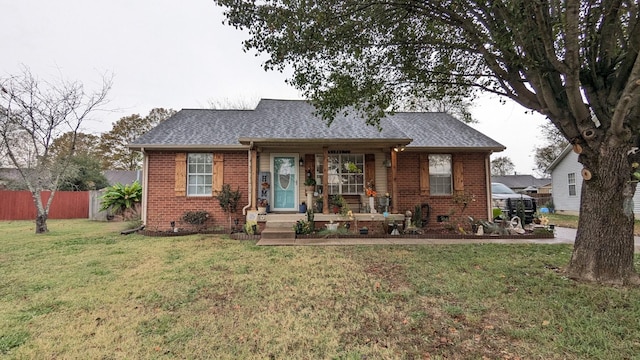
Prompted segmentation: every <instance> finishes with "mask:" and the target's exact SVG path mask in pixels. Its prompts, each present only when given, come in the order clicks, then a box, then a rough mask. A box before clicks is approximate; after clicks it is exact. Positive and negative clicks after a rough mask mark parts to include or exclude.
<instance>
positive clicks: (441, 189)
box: [129, 99, 504, 230]
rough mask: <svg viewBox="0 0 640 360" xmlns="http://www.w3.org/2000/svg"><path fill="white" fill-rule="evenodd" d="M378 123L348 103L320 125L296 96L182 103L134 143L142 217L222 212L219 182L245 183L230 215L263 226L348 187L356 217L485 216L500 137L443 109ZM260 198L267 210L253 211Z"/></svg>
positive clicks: (154, 219) (153, 220)
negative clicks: (241, 105) (239, 106)
mask: <svg viewBox="0 0 640 360" xmlns="http://www.w3.org/2000/svg"><path fill="white" fill-rule="evenodd" d="M380 126H381V129H378V128H376V127H374V126H368V125H365V122H364V120H363V119H361V118H359V117H357V116H355V115H354V114H339V115H338V116H337V118H336V119H335V120H334V121H333V123H332V124H331V125H330V126H327V125H326V123H325V122H323V121H322V120H321V119H320V118H318V117H316V116H315V115H314V109H313V107H312V106H311V105H310V104H309V103H307V102H306V101H303V100H265V99H263V100H261V101H260V103H259V104H258V105H257V107H256V108H255V109H254V110H209V109H195V110H194V109H184V110H181V111H179V112H178V113H177V114H175V115H174V116H172V117H171V118H169V119H168V120H166V121H164V122H162V123H160V124H159V125H158V126H157V127H155V128H154V129H152V130H151V131H149V132H148V133H146V134H144V135H143V136H141V137H140V138H138V139H136V140H135V141H134V142H133V143H131V144H129V147H130V148H131V149H134V150H139V151H141V152H142V153H143V154H144V168H143V174H144V175H143V189H144V195H143V206H142V220H143V222H144V223H145V224H146V226H147V228H148V229H157V230H168V229H169V228H170V223H171V222H172V221H176V222H177V221H179V219H180V218H181V217H182V215H183V214H184V213H185V212H186V211H195V210H205V211H207V212H209V213H210V214H211V221H212V222H213V224H218V225H222V224H225V223H226V222H227V220H226V219H227V215H226V214H224V213H223V212H222V210H221V208H220V205H219V203H218V201H217V199H216V198H215V193H216V191H217V190H220V189H221V188H222V185H223V184H230V185H231V187H232V189H234V190H235V189H239V190H240V191H241V193H242V199H241V205H240V206H239V208H240V209H239V210H238V213H237V214H235V215H234V217H235V218H239V219H241V222H244V219H245V217H246V218H248V219H251V220H253V219H256V220H258V221H259V222H260V223H261V226H264V222H268V221H270V219H275V218H277V216H278V215H279V214H291V213H298V212H299V209H300V204H301V203H302V202H305V204H307V205H308V206H314V205H315V203H316V201H319V202H322V203H323V204H329V201H330V198H331V196H332V195H334V194H342V195H343V196H344V197H345V198H348V199H349V200H348V202H349V205H350V208H351V210H352V211H353V213H354V214H353V217H355V218H357V219H360V220H361V221H383V220H385V217H386V218H387V219H388V218H398V219H403V218H404V213H405V212H406V211H407V210H411V211H413V210H414V209H415V207H416V205H419V206H421V205H422V206H427V207H428V210H429V218H428V222H429V224H436V223H437V221H438V220H443V219H446V218H447V217H449V221H466V219H467V217H468V216H473V217H475V218H478V219H487V218H490V210H491V203H490V199H491V195H490V188H491V187H490V186H488V185H489V184H490V159H489V157H490V155H491V153H493V152H497V151H502V150H504V146H503V145H501V144H499V143H497V142H496V141H494V140H492V139H490V138H488V137H487V136H485V135H483V134H482V133H480V132H478V131H476V130H475V129H473V128H471V127H469V126H468V125H466V124H464V123H462V122H461V121H459V120H457V119H455V118H454V117H452V116H450V115H448V114H446V113H425V112H422V113H419V112H412V113H410V112H406V113H396V114H394V115H392V116H387V117H385V118H383V119H382V120H381V122H380ZM325 169H327V171H325ZM306 178H313V179H315V180H316V182H317V185H316V187H315V189H314V190H313V191H306V190H305V186H304V181H305V179H306ZM369 186H374V187H375V191H376V194H377V198H376V199H375V200H374V201H373V203H374V207H373V209H375V211H374V210H373V209H372V208H371V206H370V205H369V204H370V200H369V199H368V198H367V197H366V195H365V192H366V188H367V187H369ZM387 194H388V195H387ZM261 199H264V200H266V201H267V202H268V203H269V208H270V212H269V214H268V215H260V216H257V214H258V212H257V204H258V201H259V200H261ZM387 199H388V206H386V205H387V204H386V200H387ZM334 219H336V220H338V219H340V215H338V214H332V210H331V209H330V207H329V206H323V208H322V211H321V212H320V211H318V209H317V208H316V216H315V220H316V221H330V220H334Z"/></svg>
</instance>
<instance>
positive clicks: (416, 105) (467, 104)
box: [400, 96, 478, 124]
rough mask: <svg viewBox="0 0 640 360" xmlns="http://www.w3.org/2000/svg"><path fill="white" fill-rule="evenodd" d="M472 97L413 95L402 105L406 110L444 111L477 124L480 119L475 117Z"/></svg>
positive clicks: (464, 120) (468, 122) (467, 122)
mask: <svg viewBox="0 0 640 360" xmlns="http://www.w3.org/2000/svg"><path fill="white" fill-rule="evenodd" d="M472 100H473V99H472V98H471V97H469V98H464V97H452V96H444V97H441V98H438V99H429V98H426V97H425V98H415V97H412V98H410V99H408V100H406V101H404V103H403V104H404V105H401V106H400V109H401V110H406V111H432V112H444V113H447V114H449V115H452V116H454V117H455V118H456V119H458V120H461V121H462V122H464V123H466V124H475V123H477V122H478V120H476V119H474V118H473V115H472V114H471V109H472V108H473V102H472Z"/></svg>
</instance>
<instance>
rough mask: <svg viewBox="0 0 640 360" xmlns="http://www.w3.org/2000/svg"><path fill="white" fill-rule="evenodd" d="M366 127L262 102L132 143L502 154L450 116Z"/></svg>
mask: <svg viewBox="0 0 640 360" xmlns="http://www.w3.org/2000/svg"><path fill="white" fill-rule="evenodd" d="M380 126H381V129H378V128H377V127H375V126H370V125H366V124H365V122H364V120H363V119H362V118H360V117H358V116H356V115H355V114H351V113H350V114H346V115H345V114H343V113H340V114H339V115H338V116H337V117H336V119H334V121H333V122H332V124H331V125H330V126H328V125H327V124H326V122H324V121H323V120H322V119H321V118H320V117H318V116H316V115H315V114H314V108H313V106H312V105H311V104H309V103H308V102H307V101H304V100H265V99H263V100H261V101H260V103H259V104H258V106H257V107H256V108H255V109H254V110H210V109H183V110H181V111H179V112H178V113H177V114H175V115H174V116H172V117H171V118H169V119H167V120H165V121H163V122H162V123H160V124H159V125H158V126H156V127H155V128H153V129H151V130H150V131H149V132H147V133H146V134H144V135H142V136H141V137H139V138H138V139H136V140H135V141H133V142H132V143H130V144H129V147H130V148H132V149H142V148H146V149H177V148H185V149H238V148H246V147H247V146H248V145H250V144H251V143H252V142H253V144H254V145H255V144H263V145H267V144H279V145H292V146H293V145H309V144H312V143H313V144H329V145H330V144H349V145H353V146H366V145H368V146H387V147H388V146H394V145H403V146H407V149H411V148H416V149H422V148H434V149H460V150H462V149H465V150H488V151H502V150H504V148H505V147H504V146H503V145H501V144H499V143H498V142H496V141H494V140H492V139H491V138H489V137H487V136H486V135H484V134H482V133H480V132H479V131H477V130H475V129H473V128H471V127H470V126H468V125H466V124H464V123H463V122H461V121H459V120H457V119H455V118H454V117H452V116H451V115H448V114H446V113H429V112H420V113H395V114H394V115H390V116H386V117H385V118H383V119H382V120H381V121H380Z"/></svg>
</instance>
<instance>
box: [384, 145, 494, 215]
mask: <svg viewBox="0 0 640 360" xmlns="http://www.w3.org/2000/svg"><path fill="white" fill-rule="evenodd" d="M485 157H486V155H485V154H484V153H454V154H452V161H453V162H456V161H461V162H462V164H463V165H462V166H463V178H464V193H465V194H466V195H467V196H470V197H472V201H470V202H469V203H468V205H467V206H466V207H465V208H464V209H463V205H462V204H456V203H455V202H454V196H429V195H423V194H421V191H420V160H419V158H420V154H419V153H413V152H403V153H400V154H398V158H397V161H398V174H397V181H398V198H397V199H395V201H396V206H397V210H398V212H399V213H404V212H405V211H407V210H411V211H412V212H413V211H414V208H415V206H416V205H418V204H422V203H427V204H429V206H430V208H431V212H430V216H429V225H431V226H433V225H434V224H436V216H437V215H450V219H451V220H450V221H451V222H461V223H463V224H464V225H468V224H469V221H468V216H472V217H474V218H475V219H485V220H486V219H487V214H488V210H487V190H486V188H487V186H488V185H489V184H487V179H486V176H485V174H486V169H485ZM390 177H391V172H389V180H388V181H389V183H390V182H391V178H390Z"/></svg>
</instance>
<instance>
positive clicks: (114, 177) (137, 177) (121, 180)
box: [104, 170, 142, 185]
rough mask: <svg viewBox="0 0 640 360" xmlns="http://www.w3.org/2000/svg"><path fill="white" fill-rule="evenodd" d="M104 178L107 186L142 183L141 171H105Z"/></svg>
mask: <svg viewBox="0 0 640 360" xmlns="http://www.w3.org/2000/svg"><path fill="white" fill-rule="evenodd" d="M104 177H106V178H107V182H109V185H115V184H122V185H131V184H133V183H134V182H135V181H138V182H142V181H141V179H142V171H140V170H105V171H104Z"/></svg>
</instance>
